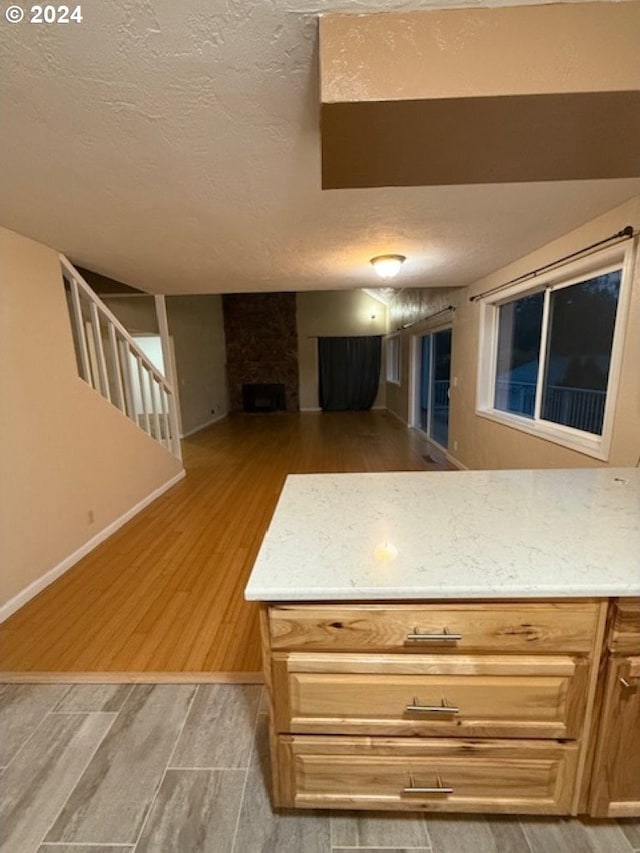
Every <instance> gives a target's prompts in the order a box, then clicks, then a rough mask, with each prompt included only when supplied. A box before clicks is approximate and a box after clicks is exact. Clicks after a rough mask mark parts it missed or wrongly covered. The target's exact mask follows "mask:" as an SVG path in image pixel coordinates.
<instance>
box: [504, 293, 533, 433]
mask: <svg viewBox="0 0 640 853" xmlns="http://www.w3.org/2000/svg"><path fill="white" fill-rule="evenodd" d="M543 307H544V294H543V293H534V294H532V295H531V296H525V297H524V298H522V299H515V300H513V302H507V303H506V304H505V305H501V306H500V308H499V310H498V350H497V356H496V385H495V398H494V407H495V408H496V409H500V410H501V411H503V412H513V413H514V414H516V415H524V416H525V417H528V418H532V417H533V415H534V411H535V403H536V382H537V378H538V364H539V361H540V332H541V328H542V312H543Z"/></svg>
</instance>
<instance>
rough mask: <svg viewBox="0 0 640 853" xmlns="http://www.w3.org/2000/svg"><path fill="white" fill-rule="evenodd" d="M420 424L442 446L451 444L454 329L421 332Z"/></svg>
mask: <svg viewBox="0 0 640 853" xmlns="http://www.w3.org/2000/svg"><path fill="white" fill-rule="evenodd" d="M416 362H417V363H416V374H415V375H416V391H417V394H416V397H417V404H418V406H417V408H418V411H417V413H416V414H417V426H419V427H420V429H421V430H422V431H423V432H425V433H426V434H427V435H428V437H429V438H430V439H431V440H432V441H434V442H435V443H436V444H439V445H440V446H441V447H444V448H446V447H448V445H449V375H450V368H451V329H443V330H442V331H440V332H432V333H431V334H430V335H422V336H421V337H420V338H419V340H418V347H417V351H416Z"/></svg>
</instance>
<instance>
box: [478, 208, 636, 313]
mask: <svg viewBox="0 0 640 853" xmlns="http://www.w3.org/2000/svg"><path fill="white" fill-rule="evenodd" d="M637 233H638V232H637V231H634V230H633V226H632V225H627V226H625V227H624V228H623V229H622V230H621V231H618V233H617V234H612V235H611V236H610V237H605V238H604V240H598V241H597V242H596V243H591V245H590V246H585V247H584V248H583V249H578V250H577V251H576V252H571V254H569V255H563V257H561V258H558V259H557V260H555V261H551V262H550V263H548V264H544V265H543V266H541V267H537V268H536V269H535V270H531V271H530V272H525V273H523V274H522V275H519V276H516V277H515V278H512V279H510V280H509V281H506V282H505V283H504V284H499V285H497V287H492V288H490V289H489V290H483V291H482V293H476V294H475V295H474V296H470V297H469V302H477V301H478V299H483V298H484V297H485V296H491V295H492V294H494V293H499V292H500V291H501V290H504V289H505V288H506V287H510V286H511V285H512V284H517V282H519V281H526V280H527V279H528V278H535V277H536V276H537V275H539V274H540V273H541V272H546V271H547V270H550V269H555V268H556V267H561V266H564V265H565V264H567V263H569V261H572V260H573V259H574V258H577V257H579V256H582V255H584V256H587V255H590V254H593V253H594V252H596V251H597V250H598V249H599V248H600V247H601V246H604V245H606V244H607V243H612V242H613V241H614V240H618V241H622V240H629V239H631V237H635V236H636V234H637Z"/></svg>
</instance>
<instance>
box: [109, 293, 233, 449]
mask: <svg viewBox="0 0 640 853" xmlns="http://www.w3.org/2000/svg"><path fill="white" fill-rule="evenodd" d="M104 301H105V303H106V304H107V305H108V306H109V308H110V309H111V310H112V311H113V313H114V314H115V315H116V317H117V318H118V319H119V320H120V322H121V323H122V324H123V325H124V326H125V328H126V329H127V330H128V331H129V332H130V333H131V334H136V333H142V334H145V333H149V334H155V335H157V334H158V320H157V316H156V308H155V303H154V300H153V296H126V297H117V296H116V297H108V298H106V299H105V300H104ZM166 304H167V320H168V322H169V334H170V335H171V337H172V339H173V347H174V354H175V360H176V370H177V373H178V399H179V402H180V418H181V425H182V433H183V435H186V434H188V433H191V432H194V431H196V430H197V429H198V428H199V427H202V426H204V425H205V424H207V423H208V422H209V421H211V420H212V419H213V418H218V417H221V416H222V415H225V414H226V413H227V410H228V404H227V381H226V374H225V362H226V356H225V340H224V322H223V318H222V297H221V296H220V295H219V294H214V295H211V296H167V298H166ZM212 410H213V411H212Z"/></svg>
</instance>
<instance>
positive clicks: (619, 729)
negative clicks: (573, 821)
mask: <svg viewBox="0 0 640 853" xmlns="http://www.w3.org/2000/svg"><path fill="white" fill-rule="evenodd" d="M608 646H609V657H608V660H607V663H606V668H605V671H604V681H603V683H602V685H601V699H600V704H601V707H602V713H601V715H600V718H599V726H598V727H597V728H596V732H597V735H596V736H597V743H596V747H595V760H594V764H593V771H592V774H591V779H592V784H591V802H590V814H591V815H593V816H594V817H625V816H627V817H631V816H638V815H640V599H630V600H628V601H623V602H620V603H618V604H616V605H615V611H614V619H613V624H612V629H611V632H610V637H609V643H608ZM629 652H631V653H633V654H629Z"/></svg>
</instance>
